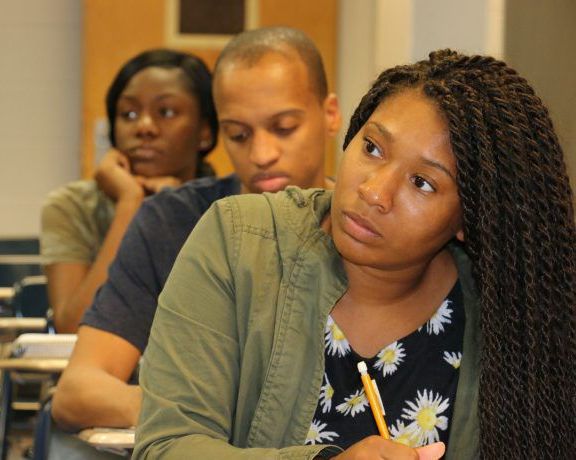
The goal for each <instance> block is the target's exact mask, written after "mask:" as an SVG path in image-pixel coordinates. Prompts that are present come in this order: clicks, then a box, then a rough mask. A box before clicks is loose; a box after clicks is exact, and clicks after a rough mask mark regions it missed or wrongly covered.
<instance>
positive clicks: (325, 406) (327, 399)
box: [320, 374, 334, 414]
mask: <svg viewBox="0 0 576 460" xmlns="http://www.w3.org/2000/svg"><path fill="white" fill-rule="evenodd" d="M324 382H325V383H324V385H322V387H321V388H320V404H321V406H322V413H323V414H326V413H328V412H330V409H332V397H333V396H334V388H332V385H330V381H329V380H328V375H326V374H324Z"/></svg>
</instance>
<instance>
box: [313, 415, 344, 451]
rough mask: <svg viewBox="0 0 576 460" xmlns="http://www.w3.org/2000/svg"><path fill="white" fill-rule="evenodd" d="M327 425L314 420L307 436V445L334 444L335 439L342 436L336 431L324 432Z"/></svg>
mask: <svg viewBox="0 0 576 460" xmlns="http://www.w3.org/2000/svg"><path fill="white" fill-rule="evenodd" d="M326 426H327V423H322V422H320V421H318V420H316V419H314V420H312V423H311V424H310V429H309V430H308V434H307V435H306V442H305V444H308V445H310V444H311V445H314V444H323V443H324V441H328V442H332V441H334V439H336V438H338V437H339V436H340V435H339V434H338V433H336V432H335V431H324V429H325V428H326Z"/></svg>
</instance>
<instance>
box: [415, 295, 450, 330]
mask: <svg viewBox="0 0 576 460" xmlns="http://www.w3.org/2000/svg"><path fill="white" fill-rule="evenodd" d="M451 304H452V302H451V301H450V300H448V299H446V300H445V301H444V302H442V305H440V307H439V308H438V310H436V312H435V313H434V314H433V315H432V318H430V319H429V320H428V321H427V322H426V332H427V333H428V334H429V335H432V334H435V335H438V334H440V333H441V332H444V325H445V324H451V323H452V309H451V308H450V305H451ZM420 329H422V328H420ZM420 329H419V330H420Z"/></svg>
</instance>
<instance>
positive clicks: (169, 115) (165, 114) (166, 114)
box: [160, 107, 176, 118]
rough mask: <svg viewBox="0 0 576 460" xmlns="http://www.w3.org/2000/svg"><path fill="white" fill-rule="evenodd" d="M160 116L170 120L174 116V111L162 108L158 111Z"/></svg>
mask: <svg viewBox="0 0 576 460" xmlns="http://www.w3.org/2000/svg"><path fill="white" fill-rule="evenodd" d="M160 115H162V117H163V118H172V117H174V116H175V115H176V110H174V109H171V108H169V107H164V108H161V109H160Z"/></svg>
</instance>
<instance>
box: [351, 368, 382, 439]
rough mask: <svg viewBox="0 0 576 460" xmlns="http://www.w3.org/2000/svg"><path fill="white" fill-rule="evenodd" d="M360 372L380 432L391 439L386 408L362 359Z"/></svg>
mask: <svg viewBox="0 0 576 460" xmlns="http://www.w3.org/2000/svg"><path fill="white" fill-rule="evenodd" d="M358 372H360V378H361V379H362V385H364V393H366V398H368V403H369V404H370V409H372V415H373V416H374V420H375V421H376V426H377V427H378V432H379V433H380V436H382V437H383V438H384V439H390V433H388V427H387V426H386V421H385V420H384V413H383V411H384V408H383V407H382V406H381V405H380V401H379V398H378V396H377V395H376V392H375V391H374V386H375V385H374V384H373V381H372V380H371V379H370V376H369V375H368V367H367V366H366V363H365V362H364V361H360V362H359V363H358ZM374 383H375V382H374Z"/></svg>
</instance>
